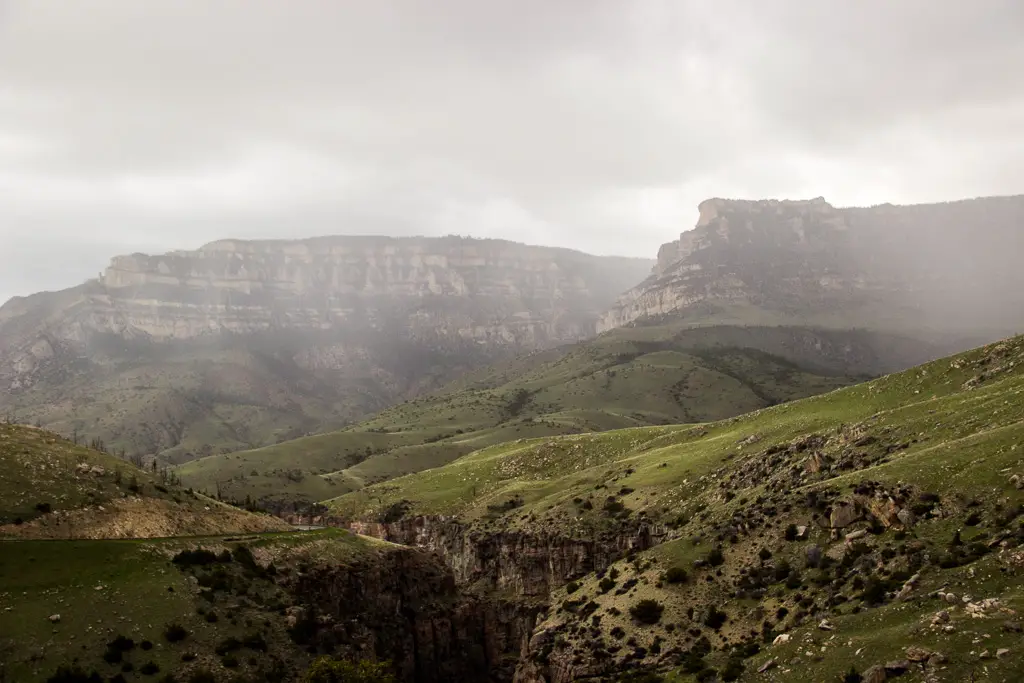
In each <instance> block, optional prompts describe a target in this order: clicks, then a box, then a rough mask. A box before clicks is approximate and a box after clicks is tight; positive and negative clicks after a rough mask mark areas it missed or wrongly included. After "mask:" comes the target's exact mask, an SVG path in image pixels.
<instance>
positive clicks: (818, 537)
mask: <svg viewBox="0 0 1024 683" xmlns="http://www.w3.org/2000/svg"><path fill="white" fill-rule="evenodd" d="M1021 448H1024V338H1015V339H1012V340H1007V341H1005V342H1002V343H999V344H994V345H990V346H987V347H983V348H981V349H977V350H974V351H971V352H968V353H966V354H961V355H959V356H956V357H952V358H946V359H942V360H939V361H935V362H932V363H928V364H925V365H923V366H920V367H917V368H914V369H912V370H908V371H906V372H902V373H899V374H894V375H889V376H886V377H883V378H880V379H877V380H874V381H871V382H868V383H865V384H861V385H858V386H855V387H849V388H845V389H841V390H837V391H833V392H830V393H827V394H824V395H821V396H816V397H813V398H808V399H805V400H801V401H796V402H793V403H789V404H786V405H780V406H774V407H770V408H766V409H762V410H758V411H755V412H753V413H750V414H748V415H744V416H742V417H739V418H733V419H728V420H723V421H717V422H711V423H706V424H700V425H692V426H665V427H646V428H637V429H627V430H618V431H612V432H607V433H603V434H587V435H574V436H563V437H554V438H552V437H547V438H540V439H523V440H518V441H514V442H511V443H506V444H501V445H496V446H493V447H490V448H486V449H483V450H481V451H477V452H474V453H472V454H470V455H467V456H465V457H463V458H460V459H459V460H457V461H455V462H453V463H450V464H448V465H446V466H444V467H440V468H437V469H434V470H429V471H425V472H421V473H418V474H413V475H409V476H406V477H401V478H398V479H395V480H393V481H389V482H385V483H382V484H378V485H375V486H371V487H368V488H366V489H363V490H361V491H357V492H353V493H349V494H346V495H343V496H341V497H339V498H337V499H335V500H334V501H331V503H330V506H331V508H332V510H333V511H334V513H335V514H338V515H340V516H342V517H343V518H359V519H378V518H380V517H381V516H382V515H383V514H384V513H385V512H388V513H389V515H390V516H392V517H393V514H394V513H393V511H394V510H396V509H401V510H404V511H405V512H404V514H406V515H416V514H443V515H449V516H455V517H456V518H457V519H459V520H461V521H462V522H463V523H464V524H467V525H469V526H471V527H473V528H474V529H476V530H478V531H479V532H484V533H486V532H487V531H488V530H493V531H495V532H498V531H501V532H504V531H507V530H510V529H518V530H520V531H522V532H524V533H527V534H531V535H537V536H539V537H542V538H543V537H559V536H560V537H570V538H578V539H588V538H594V537H595V535H596V534H599V533H602V534H607V533H609V532H612V533H615V532H616V531H618V532H619V533H622V534H627V535H629V534H634V533H636V529H637V528H638V527H639V526H646V527H647V528H650V529H655V530H658V529H660V530H661V531H660V532H658V534H659V535H658V539H659V541H660V542H659V543H658V544H657V545H655V546H654V547H653V548H651V549H650V550H648V551H646V552H643V553H637V554H631V555H629V556H627V558H626V559H624V560H620V561H618V562H615V563H614V564H613V565H612V566H611V567H608V568H602V569H601V570H600V571H597V572H595V573H590V574H584V575H582V576H579V577H577V578H576V580H575V581H572V582H571V583H570V584H569V585H568V586H566V587H565V588H562V589H560V590H559V591H556V592H555V594H554V595H553V596H552V604H553V605H554V607H553V609H552V611H551V613H550V614H549V616H548V618H547V619H546V621H545V622H544V623H543V624H541V625H540V627H539V632H542V633H545V634H548V635H546V636H544V637H541V638H538V639H535V640H536V642H535V646H534V647H533V648H532V652H531V655H530V656H531V661H532V662H533V664H534V665H535V666H536V667H538V668H539V669H540V670H542V671H543V670H545V667H554V668H557V669H558V670H559V671H562V672H566V671H569V672H572V673H573V675H576V676H580V677H584V676H592V675H596V674H598V673H601V672H606V671H612V670H621V668H623V667H627V668H628V667H629V666H632V665H634V664H635V665H639V666H642V667H644V668H653V669H655V670H660V672H661V673H662V674H664V675H666V680H674V681H691V680H694V679H695V677H696V676H697V675H698V674H700V676H702V677H708V676H710V675H711V674H710V673H709V670H710V669H715V670H716V671H717V672H718V674H722V675H724V673H725V672H726V671H729V672H730V674H729V675H730V676H732V675H734V674H735V675H739V676H741V679H742V680H770V681H792V682H794V683H795V682H797V681H806V680H823V681H832V680H842V676H843V675H844V674H845V673H847V672H848V671H849V669H850V668H851V667H852V668H854V669H856V670H857V671H859V672H861V673H867V670H868V669H869V668H870V667H872V666H876V665H879V666H880V665H883V664H885V663H886V662H892V661H894V660H896V661H899V660H903V659H906V658H907V657H908V655H907V648H912V647H913V648H923V649H924V650H925V651H927V652H928V653H929V654H928V656H925V660H928V659H929V657H930V656H931V654H932V653H936V652H937V653H940V655H941V656H936V657H934V658H932V659H931V663H928V662H927V661H922V662H921V663H912V666H911V667H910V671H911V672H912V673H913V672H914V671H917V672H919V673H920V676H923V677H925V679H929V680H932V679H933V680H943V681H944V680H949V681H960V680H970V677H971V676H972V675H973V676H975V677H977V676H982V675H983V676H985V678H984V679H983V678H976V680H1014V678H1013V677H1014V676H1015V675H1016V674H1015V672H1018V671H1020V670H1021V667H1022V666H1024V660H1022V657H1024V649H1022V647H1021V640H1020V635H1019V630H1020V628H1021V626H1020V622H1019V621H1018V620H1017V619H1018V616H1017V615H1018V614H1019V612H1020V610H1022V609H1024V591H1022V589H1021V585H1022V583H1021V578H1022V577H1024V550H1022V544H1024V524H1022V520H1024V486H1022V483H1021V482H1022V478H1024V464H1022V463H1024V459H1022V458H1024V452H1022V450H1021ZM396 504H401V505H400V506H399V505H396ZM801 528H805V529H806V531H804V532H802V534H803V535H800V532H799V529H801ZM854 539H856V540H854ZM716 553H717V558H716V557H715V555H716ZM670 570H673V571H674V572H676V573H677V575H676V576H675V577H674V578H673V579H671V580H670V579H669V578H668V577H669V576H670V574H669V571H670ZM939 591H941V592H942V593H943V595H945V593H946V592H951V593H954V594H955V599H954V598H950V599H949V600H946V599H944V598H940V597H936V596H937V595H938V592H939ZM644 600H650V601H653V604H654V605H655V606H656V607H657V608H658V611H657V614H656V615H654V616H651V615H647V616H651V621H650V622H649V623H648V622H646V621H645V619H646V618H647V617H644V618H638V617H637V616H635V614H634V612H633V610H635V609H637V608H638V607H639V606H640V604H641V602H642V601H644ZM986 600H988V602H985V601H986ZM652 609H653V608H652ZM822 622H824V625H823V626H822V625H821V624H822ZM933 622H934V623H933ZM947 627H948V628H947ZM783 634H786V635H787V636H788V641H787V642H779V643H778V644H773V643H774V642H775V639H776V637H777V636H779V635H783ZM782 640H786V639H782ZM1004 650H1005V652H1004ZM673 651H674V652H675V653H677V654H676V655H674V656H672V657H669V658H667V659H665V658H662V657H661V656H660V655H661V654H663V653H666V652H673ZM911 652H912V653H913V654H914V655H915V656H918V655H919V651H915V650H912V651H911ZM997 652H1000V653H1001V654H1000V655H999V656H998V657H997ZM659 662H660V664H659ZM762 666H766V667H768V668H767V669H766V671H767V673H765V674H757V673H755V672H756V671H757V669H758V668H760V667H762ZM602 667H603V668H602ZM701 672H703V673H701ZM737 672H741V673H737ZM705 679H706V678H701V679H700V680H705Z"/></svg>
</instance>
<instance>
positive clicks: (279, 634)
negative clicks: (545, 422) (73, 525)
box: [0, 530, 405, 683]
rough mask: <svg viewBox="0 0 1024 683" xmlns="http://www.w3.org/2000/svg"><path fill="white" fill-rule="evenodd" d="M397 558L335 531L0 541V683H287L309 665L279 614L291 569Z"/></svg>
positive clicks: (390, 550) (388, 548) (286, 600)
mask: <svg viewBox="0 0 1024 683" xmlns="http://www.w3.org/2000/svg"><path fill="white" fill-rule="evenodd" d="M403 552H405V551H403V550H402V549H401V548H398V547H397V546H392V545H391V544H387V543H383V542H381V541H375V540H373V539H367V538H365V537H359V536H356V535H355V534H351V533H348V532H345V531H340V530H326V531H320V532H312V533H287V534H268V535H249V536H234V537H216V536H213V537H206V538H203V539H201V540H195V539H159V540H144V541H123V540H122V541H110V540H107V541H82V540H79V541H60V542H52V541H19V542H7V543H4V544H3V551H2V552H0V600H2V604H3V609H0V680H3V681H18V682H19V683H21V682H29V681H45V680H58V681H77V680H81V681H90V680H99V681H109V680H162V681H228V680H230V681H254V682H267V683H270V682H271V681H282V680H293V678H292V675H293V674H294V673H295V672H297V671H301V670H302V669H303V668H304V667H305V666H306V665H308V663H309V662H310V661H311V660H312V659H313V657H314V655H313V654H311V653H309V652H307V651H305V650H304V649H303V648H301V647H298V646H297V645H296V643H295V640H296V638H294V637H293V636H292V633H291V632H290V630H289V629H290V626H293V625H294V621H291V622H290V621H289V618H288V616H286V615H285V609H286V607H290V608H291V611H290V612H289V614H291V615H293V618H294V615H295V614H300V613H301V609H302V608H301V604H302V603H301V601H300V600H299V598H298V597H297V596H296V595H295V580H296V570H297V568H298V567H299V566H303V567H306V568H308V567H313V566H333V567H352V566H354V565H380V566H385V565H386V564H387V562H388V561H389V557H390V556H392V555H395V554H396V553H398V554H401V553H403ZM61 668H63V669H64V670H65V674H64V676H65V677H64V678H59V677H57V678H51V677H52V676H55V675H56V672H58V671H59V670H60V669H61ZM75 669H78V670H79V671H80V676H81V678H74V677H73V673H72V672H73V671H74V670H75ZM93 673H94V674H95V675H96V676H99V677H98V678H87V676H88V675H89V674H93ZM5 676H6V677H5ZM118 676H120V677H121V678H118ZM203 676H205V677H203Z"/></svg>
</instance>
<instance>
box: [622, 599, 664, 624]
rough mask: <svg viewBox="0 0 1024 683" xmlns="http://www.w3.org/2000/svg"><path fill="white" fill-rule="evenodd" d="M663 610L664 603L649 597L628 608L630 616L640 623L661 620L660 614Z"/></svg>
mask: <svg viewBox="0 0 1024 683" xmlns="http://www.w3.org/2000/svg"><path fill="white" fill-rule="evenodd" d="M664 611H665V607H664V605H662V604H661V603H660V602H658V601H657V600H651V599H650V598H647V599H644V600H641V601H640V602H638V603H636V604H635V605H633V606H632V607H630V608H629V614H630V616H632V617H633V618H634V619H635V620H637V621H638V622H640V623H641V624H657V623H658V622H659V621H661V614H662V612H664Z"/></svg>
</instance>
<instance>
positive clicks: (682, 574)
mask: <svg viewBox="0 0 1024 683" xmlns="http://www.w3.org/2000/svg"><path fill="white" fill-rule="evenodd" d="M686 579H687V573H686V570H685V569H683V568H682V567H669V569H668V571H666V572H665V583H685V582H686Z"/></svg>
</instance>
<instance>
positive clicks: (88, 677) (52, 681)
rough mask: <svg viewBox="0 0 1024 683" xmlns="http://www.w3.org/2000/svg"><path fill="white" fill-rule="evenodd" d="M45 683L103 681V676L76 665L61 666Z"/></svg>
mask: <svg viewBox="0 0 1024 683" xmlns="http://www.w3.org/2000/svg"><path fill="white" fill-rule="evenodd" d="M46 683H103V678H102V677H101V676H100V675H99V674H98V673H96V672H95V671H93V672H91V673H88V674H87V673H85V671H83V670H82V668H81V667H78V666H76V667H73V668H72V667H67V666H62V667H60V668H58V669H57V671H56V672H55V673H54V674H53V675H52V676H50V677H49V678H47V679H46Z"/></svg>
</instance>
